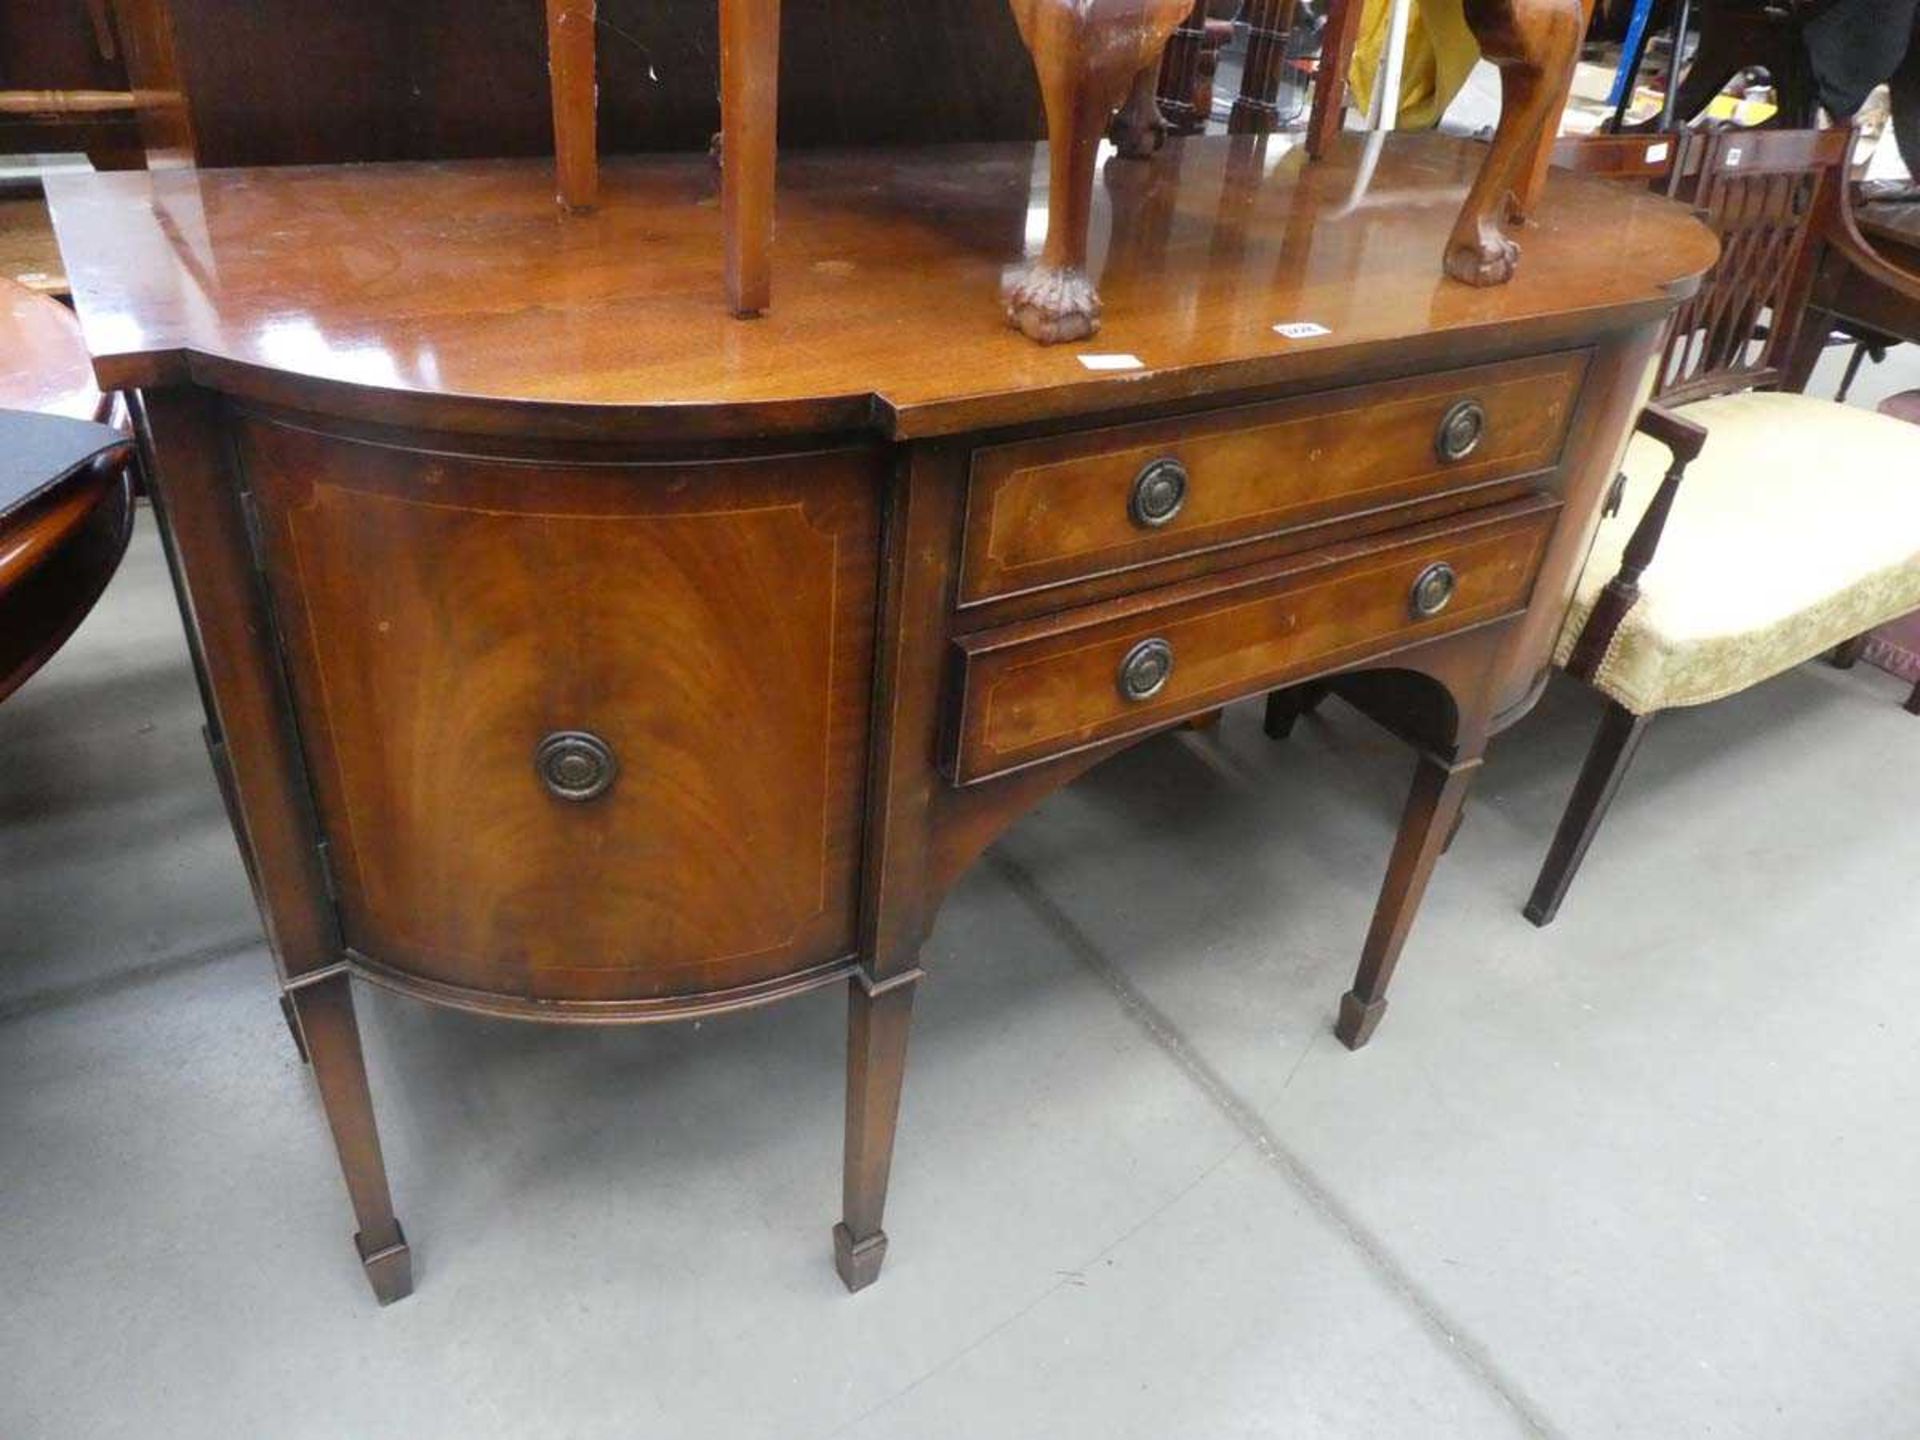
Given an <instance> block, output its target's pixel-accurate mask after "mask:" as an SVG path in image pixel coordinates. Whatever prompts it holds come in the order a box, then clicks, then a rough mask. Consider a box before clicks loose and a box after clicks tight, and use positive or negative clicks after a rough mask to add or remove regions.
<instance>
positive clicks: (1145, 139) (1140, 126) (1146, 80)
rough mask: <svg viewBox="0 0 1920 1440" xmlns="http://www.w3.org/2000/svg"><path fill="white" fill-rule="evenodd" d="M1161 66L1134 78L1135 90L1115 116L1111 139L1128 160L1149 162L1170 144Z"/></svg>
mask: <svg viewBox="0 0 1920 1440" xmlns="http://www.w3.org/2000/svg"><path fill="white" fill-rule="evenodd" d="M1159 84H1160V66H1159V65H1158V64H1157V63H1156V64H1153V65H1149V66H1147V67H1146V68H1145V69H1143V70H1142V71H1141V72H1140V73H1139V74H1138V75H1136V76H1134V77H1133V88H1132V89H1130V90H1129V91H1127V100H1126V103H1125V104H1124V105H1122V106H1121V107H1120V113H1119V114H1117V115H1115V116H1114V117H1113V124H1112V125H1111V126H1110V127H1109V128H1108V131H1107V135H1108V138H1109V139H1111V140H1112V141H1113V144H1114V148H1115V149H1116V150H1118V151H1119V152H1120V154H1121V156H1122V157H1123V158H1125V159H1128V160H1150V159H1152V158H1153V154H1154V152H1155V151H1156V150H1158V149H1159V148H1160V147H1161V146H1162V145H1164V144H1166V143H1167V121H1166V117H1165V116H1163V115H1162V114H1161V113H1160V97H1159V94H1158V90H1159Z"/></svg>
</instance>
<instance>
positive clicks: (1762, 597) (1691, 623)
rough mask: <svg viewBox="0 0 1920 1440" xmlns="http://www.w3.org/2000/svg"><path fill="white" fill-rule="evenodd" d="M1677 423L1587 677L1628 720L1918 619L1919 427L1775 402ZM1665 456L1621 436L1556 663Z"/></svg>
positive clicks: (1729, 402) (1609, 572)
mask: <svg viewBox="0 0 1920 1440" xmlns="http://www.w3.org/2000/svg"><path fill="white" fill-rule="evenodd" d="M1678 413H1679V414H1681V415H1683V416H1685V417H1686V418H1687V419H1689V420H1692V421H1694V422H1696V423H1697V424H1700V425H1703V426H1705V427H1706V429H1707V442H1706V445H1705V448H1704V449H1702V450H1701V452H1700V456H1699V458H1698V459H1696V460H1694V461H1693V463H1692V464H1690V465H1689V466H1688V467H1687V472H1686V479H1685V480H1684V481H1683V482H1682V483H1681V485H1680V489H1679V494H1678V498H1677V499H1676V501H1675V504H1674V507H1673V513H1672V514H1671V515H1670V516H1669V517H1668V520H1667V525H1666V529H1665V531H1664V532H1663V533H1662V535H1661V538H1660V548H1659V551H1658V553H1657V554H1656V556H1655V557H1654V560H1653V563H1652V564H1651V565H1650V566H1649V567H1648V568H1647V571H1646V573H1645V575H1644V576H1642V577H1641V580H1640V598H1639V601H1638V602H1637V603H1636V604H1635V605H1634V606H1633V608H1632V609H1631V610H1630V611H1628V612H1627V615H1626V618H1625V620H1623V621H1622V622H1621V625H1620V627H1619V629H1618V630H1617V631H1616V632H1615V633H1614V636H1613V640H1612V643H1611V644H1610V645H1609V646H1608V648H1607V651H1606V656H1605V659H1604V660H1603V661H1602V662H1601V664H1600V666H1599V668H1598V670H1597V671H1596V672H1595V674H1594V675H1593V676H1592V677H1591V683H1592V684H1593V685H1594V686H1595V687H1597V688H1598V689H1599V690H1600V691H1601V692H1602V693H1604V694H1606V695H1607V696H1609V697H1610V698H1612V699H1614V700H1617V701H1618V702H1619V703H1620V704H1621V705H1623V706H1625V707H1626V708H1627V709H1628V710H1630V711H1632V712H1633V713H1634V714H1636V715H1646V714H1650V713H1652V712H1653V711H1656V710H1665V709H1671V708H1673V707H1675V706H1681V705H1701V704H1705V703H1706V702H1707V701H1710V700H1718V699H1721V698H1722V697H1724V696H1727V695H1732V694H1735V693H1736V692H1738V691H1741V690H1744V689H1746V688H1747V687H1748V686H1750V685H1754V684H1757V683H1758V682H1760V681H1762V680H1765V679H1769V678H1770V677H1772V676H1774V675H1778V674H1780V673H1781V672H1782V671H1784V670H1788V669H1790V668H1792V667H1793V666H1795V665H1797V664H1799V663H1801V662H1802V661H1804V660H1810V659H1812V658H1813V657H1814V656H1816V655H1819V654H1821V653H1822V652H1823V651H1827V650H1830V649H1832V648H1833V647H1835V646H1836V645H1839V644H1841V643H1842V642H1844V641H1847V640H1850V639H1851V638H1852V637H1854V636H1856V635H1861V634H1864V633H1866V632H1867V631H1869V630H1871V629H1873V627H1874V626H1876V625H1878V624H1880V623H1882V622H1883V621H1886V620H1890V619H1892V618H1894V617H1895V616H1898V615H1903V614H1906V613H1907V612H1908V611H1911V610H1920V427H1916V426H1913V425H1907V424H1902V423H1901V422H1900V421H1898V420H1895V419H1892V418H1891V417H1889V416H1885V415H1878V414H1875V413H1874V412H1872V411H1870V410H1862V409H1858V408H1855V407H1852V406H1847V405H1841V404H1837V403H1835V402H1834V401H1831V400H1819V399H1814V398H1811V397H1809V396H1805V395H1795V394H1788V393H1784V392H1780V391H1747V392H1744V393H1741V394H1734V395H1721V396H1716V397H1714V398H1713V399H1710V400H1702V401H1699V402H1697V403H1695V404H1692V405H1688V406H1685V407H1684V408H1683V409H1681V410H1680V411H1679V412H1678ZM1670 459H1671V457H1670V456H1669V454H1668V452H1667V450H1666V448H1665V447H1664V446H1662V445H1661V444H1659V442H1657V441H1655V440H1653V439H1652V438H1651V437H1649V436H1647V435H1644V434H1637V435H1635V436H1634V437H1633V440H1632V443H1631V444H1630V445H1629V446H1628V448H1627V454H1626V459H1625V461H1624V463H1623V465H1622V469H1623V470H1624V471H1625V473H1626V476H1627V485H1626V489H1625V492H1624V500H1623V503H1622V505H1621V507H1620V511H1619V513H1618V514H1617V515H1614V516H1613V517H1611V518H1609V519H1607V520H1605V521H1603V522H1601V526H1600V530H1599V533H1598V535H1597V536H1596V538H1595V540H1594V545H1593V551H1592V553H1591V555H1589V557H1588V559H1587V564H1586V569H1585V571H1584V572H1583V573H1582V575H1581V577H1580V582H1579V585H1578V588H1577V589H1576V591H1575V596H1574V603H1573V609H1572V612H1571V613H1570V614H1569V615H1568V617H1567V623H1566V626H1565V628H1564V629H1563V630H1562V631H1561V634H1560V643H1559V649H1558V651H1557V653H1556V657H1555V658H1556V659H1557V661H1558V662H1559V663H1560V664H1562V665H1564V664H1565V663H1566V662H1567V659H1568V657H1569V656H1570V655H1571V653H1572V650H1573V646H1574V643H1575V641H1576V640H1577V639H1578V638H1579V636H1580V633H1581V631H1582V630H1583V629H1584V628H1585V626H1586V623H1587V617H1588V616H1589V615H1590V614H1591V613H1592V610H1593V606H1594V602H1595V600H1596V599H1597V598H1598V596H1599V594H1600V592H1601V590H1602V589H1603V588H1604V587H1605V586H1606V584H1607V581H1608V580H1610V579H1611V578H1612V577H1613V576H1614V575H1615V574H1617V573H1618V572H1619V570H1620V562H1621V552H1622V550H1623V549H1624V547H1625V545H1626V543H1627V539H1628V537H1629V536H1631V535H1632V534H1633V529H1634V526H1635V525H1636V524H1638V523H1639V520H1640V517H1641V515H1642V514H1644V513H1645V511H1646V508H1647V505H1648V502H1649V501H1651V500H1652V498H1653V495H1654V492H1655V490H1657V489H1658V488H1659V485H1660V479H1661V476H1662V475H1663V474H1664V473H1665V472H1666V469H1667V466H1668V464H1669V462H1670Z"/></svg>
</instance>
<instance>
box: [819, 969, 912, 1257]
mask: <svg viewBox="0 0 1920 1440" xmlns="http://www.w3.org/2000/svg"><path fill="white" fill-rule="evenodd" d="M919 979H920V972H919V971H917V970H914V971H908V972H907V973H906V974H904V975H896V976H893V977H891V978H890V979H888V980H885V981H880V982H878V983H876V984H875V987H874V989H873V991H872V992H869V991H868V989H867V986H866V984H865V983H863V982H862V981H860V980H858V979H856V980H854V981H853V982H852V984H851V986H850V987H849V989H848V995H847V1156H846V1173H845V1177H844V1180H843V1185H842V1200H841V1205H842V1219H841V1221H840V1223H839V1224H838V1225H836V1226H834V1227H833V1268H834V1269H836V1270H838V1271H839V1272H840V1279H841V1282H842V1283H843V1284H844V1285H845V1286H846V1287H847V1289H849V1290H864V1289H866V1287H867V1286H869V1285H871V1284H872V1283H873V1282H874V1281H875V1280H877V1279H879V1278H880V1264H881V1262H882V1261H883V1260H885V1259H886V1258H887V1232H886V1231H885V1230H883V1229H881V1228H880V1221H881V1217H882V1215H883V1213H884V1212H885V1210H886V1206H887V1173H888V1171H889V1170H890V1169H891V1168H892V1166H893V1135H894V1129H895V1126H896V1124H897V1123H898V1121H899V1119H900V1082H901V1080H902V1079H903V1078H904V1076H905V1074H906V1068H907V1027H908V1022H909V1021H910V1020H911V1019H912V1017H913V992H914V988H915V986H916V984H917V982H918V981H919Z"/></svg>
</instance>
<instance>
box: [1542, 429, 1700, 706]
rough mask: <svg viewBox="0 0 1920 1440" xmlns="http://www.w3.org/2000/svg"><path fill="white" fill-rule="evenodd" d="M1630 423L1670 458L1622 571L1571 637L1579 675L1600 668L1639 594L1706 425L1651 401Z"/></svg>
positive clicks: (1571, 670)
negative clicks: (1576, 637) (1671, 458)
mask: <svg viewBox="0 0 1920 1440" xmlns="http://www.w3.org/2000/svg"><path fill="white" fill-rule="evenodd" d="M1634 428H1635V429H1637V430H1638V431H1640V433H1641V434H1643V435H1646V436H1649V437H1651V438H1652V439H1654V440H1656V441H1658V442H1659V443H1660V444H1661V445H1663V446H1665V447H1666V450H1667V452H1668V453H1669V454H1670V455H1672V456H1673V463H1672V464H1670V465H1668V466H1667V473H1666V474H1665V475H1664V476H1663V477H1662V478H1661V480H1660V488H1659V489H1658V490H1657V491H1655V492H1654V496H1653V499H1652V501H1651V502H1650V503H1649V504H1648V505H1647V510H1646V513H1645V514H1644V515H1642V516H1641V517H1640V523H1639V524H1637V525H1635V526H1634V527H1633V535H1632V536H1631V537H1630V538H1629V539H1628V541H1627V544H1626V548H1625V550H1623V551H1622V552H1621V555H1620V572H1619V573H1618V574H1617V575H1615V576H1614V577H1613V578H1612V579H1611V580H1609V581H1607V586H1606V589H1604V590H1602V591H1601V592H1600V595H1599V598H1597V599H1596V600H1595V601H1594V602H1593V613H1592V614H1590V615H1588V616H1587V623H1586V625H1585V627H1584V628H1583V629H1582V630H1581V631H1580V638H1579V639H1578V640H1577V641H1575V642H1574V646H1573V653H1572V654H1571V655H1569V656H1568V657H1567V673H1568V674H1569V675H1573V676H1576V677H1578V678H1579V679H1582V680H1591V679H1592V678H1593V677H1594V676H1595V675H1597V674H1598V673H1599V672H1600V666H1601V664H1602V662H1604V661H1605V660H1606V658H1607V649H1608V647H1609V646H1611V645H1612V644H1613V637H1614V634H1615V632H1616V631H1618V630H1619V628H1620V622H1621V621H1623V620H1625V619H1626V618H1627V612H1628V611H1629V610H1631V609H1633V607H1634V604H1635V602H1637V601H1638V600H1639V599H1640V577H1641V575H1643V574H1644V573H1645V572H1646V568H1647V566H1649V565H1651V564H1652V563H1653V557H1654V554H1655V552H1656V551H1658V550H1659V548H1660V537H1661V536H1662V535H1663V534H1665V533H1666V528H1667V516H1668V515H1669V514H1670V513H1671V512H1672V510H1673V502H1674V499H1675V497H1677V496H1678V495H1679V493H1680V481H1681V480H1682V479H1683V478H1685V476H1686V473H1687V466H1689V465H1691V464H1692V463H1693V462H1694V461H1695V460H1697V459H1698V458H1699V457H1700V451H1701V448H1702V447H1703V446H1704V445H1705V444H1706V443H1707V429H1706V427H1705V426H1704V425H1701V424H1699V423H1698V422H1696V421H1693V420H1688V419H1687V418H1685V417H1684V416H1682V415H1680V414H1678V413H1676V412H1675V411H1672V410H1668V409H1665V408H1664V407H1662V406H1659V405H1649V406H1647V407H1646V408H1645V409H1644V410H1642V411H1641V412H1640V418H1639V419H1638V420H1637V421H1635V422H1634Z"/></svg>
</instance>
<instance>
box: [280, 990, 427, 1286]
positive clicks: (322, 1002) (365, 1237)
mask: <svg viewBox="0 0 1920 1440" xmlns="http://www.w3.org/2000/svg"><path fill="white" fill-rule="evenodd" d="M351 983H352V982H351V981H349V980H348V978H347V976H346V974H345V973H344V972H341V973H337V974H333V975H329V976H327V977H326V978H325V979H324V980H316V981H314V982H313V983H312V984H310V985H302V986H299V987H298V988H296V989H295V990H293V991H292V992H290V993H291V995H292V998H293V1005H294V1009H295V1011H297V1012H298V1015H299V1019H300V1032H301V1033H302V1034H304V1035H305V1036H306V1039H307V1053H308V1056H309V1060H310V1063H311V1064H312V1066H313V1078H314V1080H315V1081H316V1082H317V1083H318V1084H319V1086H320V1103H321V1104H322V1105H323V1106H324V1107H325V1108H326V1112H327V1124H328V1125H329V1126H330V1127H331V1128H332V1130H333V1144H334V1148H335V1149H336V1150H338V1151H339V1153H340V1169H341V1172H342V1173H343V1174H344V1175H345V1176H346V1181H347V1194H348V1196H349V1197H350V1198H351V1199H352V1201H353V1214H354V1218H355V1219H356V1220H358V1221H359V1223H360V1233H359V1234H357V1235H355V1236H354V1237H353V1243H354V1245H355V1246H356V1247H357V1248H358V1249H359V1251H360V1263H361V1265H362V1266H364V1267H365V1269H366V1272H367V1282H368V1283H369V1284H370V1285H372V1286H373V1293H374V1296H375V1297H376V1298H377V1299H378V1300H379V1301H380V1303H381V1304H382V1305H391V1304H392V1303H393V1302H394V1301H396V1300H399V1299H402V1298H404V1297H405V1296H407V1295H410V1294H412V1293H413V1257H412V1254H411V1252H409V1251H408V1249H407V1237H406V1235H405V1234H404V1233H403V1232H402V1231H401V1229H400V1222H399V1221H398V1220H396V1219H395V1218H394V1214H393V1196H392V1195H391V1194H390V1193H389V1192H388V1189H387V1166H386V1162H385V1161H384V1160H383V1159H382V1158H381V1156H380V1134H379V1132H378V1131H377V1130H376V1129H375V1128H374V1122H373V1096H372V1095H371V1094H370V1093H369V1092H368V1090H367V1064H366V1057H365V1056H364V1055H363V1054H362V1053H361V1050H360V1028H359V1026H358V1025H357V1024H355V1023H354V1018H353V991H352V990H351V989H350V988H349V986H350V985H351Z"/></svg>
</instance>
